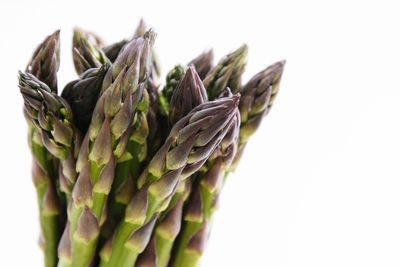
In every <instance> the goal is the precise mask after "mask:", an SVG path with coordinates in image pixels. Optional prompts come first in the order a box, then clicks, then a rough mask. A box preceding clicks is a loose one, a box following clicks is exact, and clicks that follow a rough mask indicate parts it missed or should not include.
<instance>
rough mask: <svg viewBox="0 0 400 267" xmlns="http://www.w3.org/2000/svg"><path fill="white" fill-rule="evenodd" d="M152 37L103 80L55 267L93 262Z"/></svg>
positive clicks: (138, 42) (131, 48)
mask: <svg viewBox="0 0 400 267" xmlns="http://www.w3.org/2000/svg"><path fill="white" fill-rule="evenodd" d="M153 38H154V34H153V33H152V32H148V33H147V34H146V35H145V36H144V37H140V38H136V39H134V40H132V41H131V42H130V43H128V44H127V45H126V47H125V48H124V49H123V51H121V53H120V55H119V56H118V58H117V59H116V61H115V62H114V64H113V65H112V67H111V68H109V69H108V71H107V74H106V76H105V78H104V80H103V84H102V86H103V93H102V95H101V96H100V98H99V100H98V101H97V104H96V107H95V109H94V112H93V116H92V121H91V123H90V126H89V130H88V132H87V134H86V136H85V139H84V141H83V143H82V146H81V150H80V152H79V157H78V162H77V170H78V171H79V172H80V173H79V176H78V179H77V182H76V185H75V187H74V190H73V192H72V201H71V203H70V205H69V211H68V227H67V228H66V230H65V232H64V235H63V238H62V242H61V244H60V249H59V255H60V258H61V260H60V264H59V266H73V267H80V266H82V267H87V266H89V265H90V263H91V261H92V260H93V256H94V252H95V250H96V245H97V240H98V236H99V231H100V227H101V225H102V224H103V222H104V220H105V214H103V211H104V210H105V204H106V200H107V196H108V194H109V192H110V189H111V185H112V182H113V179H114V168H115V163H116V161H117V160H118V159H119V158H121V157H122V156H123V154H124V152H125V148H126V145H127V143H128V138H129V135H130V130H131V129H130V125H131V124H132V120H133V118H134V115H135V112H136V109H137V105H138V103H139V101H140V99H141V98H142V95H143V90H144V82H145V78H146V77H147V76H148V61H149V60H148V59H149V57H150V55H149V53H150V52H149V51H150V47H151V44H152V43H153V40H152V39H153Z"/></svg>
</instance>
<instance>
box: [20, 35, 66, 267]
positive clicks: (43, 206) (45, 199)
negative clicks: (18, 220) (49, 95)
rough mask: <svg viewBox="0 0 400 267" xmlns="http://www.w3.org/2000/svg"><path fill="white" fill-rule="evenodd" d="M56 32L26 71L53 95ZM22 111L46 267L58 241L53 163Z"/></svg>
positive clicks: (50, 265) (57, 58)
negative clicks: (30, 156)
mask: <svg viewBox="0 0 400 267" xmlns="http://www.w3.org/2000/svg"><path fill="white" fill-rule="evenodd" d="M59 35H60V34H59V31H56V32H54V33H53V34H51V35H49V36H48V37H47V38H46V39H45V40H44V41H43V42H42V43H41V44H40V45H39V46H38V47H37V49H36V50H35V52H34V54H33V56H32V58H31V60H30V62H29V63H28V66H27V67H26V71H27V72H29V73H32V74H33V75H34V76H35V77H37V78H38V79H39V80H41V81H43V82H45V83H46V84H48V85H49V87H50V89H51V91H52V92H55V93H57V71H58V69H59V66H60V54H59V51H60V49H59V48H60V42H59ZM27 108H28V107H26V108H24V114H25V118H26V119H27V121H28V140H29V146H30V149H31V153H32V158H33V159H32V167H33V179H34V184H35V187H36V192H37V197H38V203H39V216H40V228H41V241H42V242H41V243H42V248H43V252H44V260H45V266H46V267H53V266H55V265H56V264H57V244H58V240H59V238H60V233H59V232H60V229H59V224H60V203H59V199H58V196H57V189H56V182H57V181H56V179H57V175H56V171H55V169H56V165H57V163H56V160H55V159H54V157H53V156H52V155H51V154H50V153H49V152H48V151H47V149H46V148H45V147H44V145H43V142H42V138H41V132H40V130H39V129H37V127H36V126H35V125H34V124H33V122H32V119H31V116H30V115H29V113H28V111H29V110H27Z"/></svg>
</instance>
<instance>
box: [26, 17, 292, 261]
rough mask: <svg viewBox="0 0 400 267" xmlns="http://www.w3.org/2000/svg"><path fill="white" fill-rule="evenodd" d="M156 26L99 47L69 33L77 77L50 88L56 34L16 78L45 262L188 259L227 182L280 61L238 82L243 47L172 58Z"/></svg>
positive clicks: (79, 33)
mask: <svg viewBox="0 0 400 267" xmlns="http://www.w3.org/2000/svg"><path fill="white" fill-rule="evenodd" d="M154 40H155V33H154V31H153V30H151V29H150V30H148V29H147V28H146V26H145V24H144V23H143V21H141V22H140V24H139V26H138V28H137V30H136V32H135V34H134V36H133V37H132V38H130V39H126V40H122V41H120V42H117V43H114V44H111V45H105V44H104V42H103V41H102V40H101V38H99V37H98V36H96V35H95V34H93V33H90V32H86V31H83V30H81V29H75V31H74V36H73V60H74V65H75V69H76V72H77V74H78V75H79V78H78V79H76V80H74V81H72V82H70V83H68V84H67V85H66V86H65V87H64V89H63V91H62V93H61V96H60V95H59V94H58V84H57V71H58V69H59V64H60V55H59V54H60V52H59V51H60V50H59V48H60V42H59V31H56V32H55V33H53V34H52V35H50V36H48V37H47V38H46V39H45V40H44V41H43V42H42V43H41V44H40V45H39V46H38V48H37V49H36V51H35V52H34V54H33V56H32V59H31V60H30V61H29V64H28V66H27V68H26V70H25V72H20V73H19V88H20V92H21V94H22V97H23V100H24V115H25V118H26V121H27V123H28V137H29V139H28V140H29V146H30V149H31V152H32V177H33V182H34V185H35V188H36V192H37V198H38V205H39V215H40V227H41V237H40V244H41V247H42V248H43V251H44V259H45V266H46V267H53V266H58V267H88V266H100V267H133V266H137V267H156V266H157V267H166V266H171V267H191V266H197V264H198V262H199V259H200V257H201V255H202V254H203V252H204V246H205V243H206V241H207V237H208V235H209V232H210V222H211V219H212V217H213V214H214V211H215V209H216V206H217V202H218V198H219V195H220V193H221V190H222V188H223V185H224V183H225V180H226V177H227V176H228V174H229V173H230V172H232V171H233V170H234V169H235V167H236V166H237V164H238V162H239V160H240V158H241V157H242V154H243V150H244V148H245V146H246V144H247V142H248V140H249V138H250V137H251V136H252V135H253V134H254V132H255V131H256V130H257V128H258V127H259V125H260V123H261V121H262V120H263V118H264V117H265V116H266V115H267V114H268V112H269V111H270V109H271V107H272V104H273V102H274V100H275V97H276V95H277V93H278V90H279V82H280V80H281V76H282V72H283V67H284V62H277V63H275V64H273V65H271V66H269V67H268V68H266V69H265V70H263V71H261V72H259V73H258V74H256V75H255V76H254V77H253V78H251V79H250V80H249V81H248V82H247V83H246V84H244V85H242V83H241V76H242V73H243V72H244V67H245V62H246V54H247V46H245V45H243V46H242V47H240V48H239V49H237V50H236V51H234V52H232V53H230V54H228V55H226V56H225V57H223V58H222V59H221V60H220V61H219V62H218V64H216V65H214V64H213V53H212V51H208V52H205V53H202V54H201V55H199V56H198V57H196V58H195V59H193V60H192V61H191V62H189V63H188V64H187V66H183V65H177V66H176V67H174V68H173V69H172V70H171V71H170V72H169V73H168V75H167V76H166V80H165V82H164V86H163V87H162V90H159V88H160V81H159V75H160V70H159V63H158V61H157V59H156V57H155V56H154V52H153V43H154Z"/></svg>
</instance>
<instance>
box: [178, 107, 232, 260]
mask: <svg viewBox="0 0 400 267" xmlns="http://www.w3.org/2000/svg"><path fill="white" fill-rule="evenodd" d="M239 117H240V116H239V112H237V113H236V115H235V117H234V123H232V124H231V127H230V128H229V130H228V133H227V135H226V136H225V137H224V139H223V141H222V142H221V145H220V147H219V149H217V150H216V151H215V152H214V154H213V155H212V156H211V157H210V158H209V159H208V160H207V162H206V163H205V165H204V167H203V169H202V170H200V171H199V172H198V173H197V177H196V182H195V184H194V185H193V186H192V193H191V197H190V200H189V203H188V205H187V208H186V212H185V214H184V216H183V226H182V229H181V233H180V236H179V238H178V240H177V243H176V244H175V246H176V250H175V251H176V254H175V255H174V258H173V259H172V266H173V267H183V266H184V267H194V266H197V263H198V260H199V259H200V257H201V255H202V254H203V250H204V244H205V242H206V237H207V232H208V225H209V222H210V220H211V216H212V214H213V209H214V205H215V200H216V198H217V197H218V194H219V191H220V188H221V185H222V181H223V175H224V172H225V171H226V170H227V169H228V167H229V166H230V164H231V162H232V159H233V157H234V155H235V153H236V148H237V136H238V132H239V123H240V118H239Z"/></svg>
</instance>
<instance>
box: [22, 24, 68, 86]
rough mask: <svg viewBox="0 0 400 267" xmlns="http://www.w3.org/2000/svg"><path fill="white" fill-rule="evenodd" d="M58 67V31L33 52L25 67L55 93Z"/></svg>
mask: <svg viewBox="0 0 400 267" xmlns="http://www.w3.org/2000/svg"><path fill="white" fill-rule="evenodd" d="M59 67H60V31H55V32H54V33H53V34H51V35H49V36H48V37H47V38H46V39H45V40H44V41H43V42H42V43H41V44H40V45H39V46H38V47H37V48H36V50H35V52H34V53H33V56H32V59H31V60H30V62H29V64H28V66H27V67H26V72H29V73H31V74H32V75H33V76H35V77H37V78H38V79H39V80H40V81H42V82H44V83H45V84H47V85H48V86H49V87H50V89H51V91H52V92H54V93H57V71H58V69H59Z"/></svg>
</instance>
